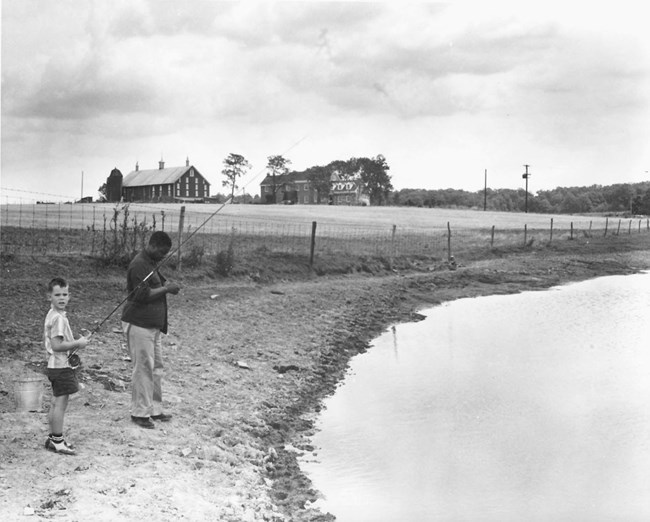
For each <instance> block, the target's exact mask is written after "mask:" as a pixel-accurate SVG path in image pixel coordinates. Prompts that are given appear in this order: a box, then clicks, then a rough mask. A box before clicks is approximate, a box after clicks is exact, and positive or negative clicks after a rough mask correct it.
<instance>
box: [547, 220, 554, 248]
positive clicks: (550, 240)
mask: <svg viewBox="0 0 650 522" xmlns="http://www.w3.org/2000/svg"><path fill="white" fill-rule="evenodd" d="M552 241H553V218H551V237H550V238H549V240H548V242H549V243H551V242H552Z"/></svg>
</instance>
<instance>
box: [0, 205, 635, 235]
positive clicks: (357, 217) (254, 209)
mask: <svg viewBox="0 0 650 522" xmlns="http://www.w3.org/2000/svg"><path fill="white" fill-rule="evenodd" d="M123 206H124V205H115V204H110V203H105V204H101V203H91V204H74V205H69V204H68V205H65V204H64V205H58V204H57V205H35V204H34V205H0V218H1V219H2V222H3V225H4V226H20V227H24V228H30V227H37V228H86V227H87V226H91V225H92V224H93V223H94V224H95V227H96V228H98V227H99V226H100V225H101V224H103V223H104V220H106V221H107V222H110V220H111V219H112V217H113V214H114V210H115V209H116V208H120V209H121V208H123ZM181 206H182V205H180V204H143V203H132V204H129V206H128V208H129V213H130V214H131V215H132V216H136V218H137V219H140V220H143V219H146V220H147V222H149V223H152V222H153V219H154V216H155V219H156V222H157V223H158V224H160V223H161V221H162V220H163V217H162V216H163V215H164V221H165V225H166V227H169V228H170V229H171V230H175V229H177V228H178V219H179V216H180V213H181ZM215 213H216V214H215ZM212 214H215V215H214V218H213V221H216V222H240V223H250V224H258V223H264V224H267V223H277V224H287V223H291V224H296V225H307V224H311V223H312V222H313V221H316V222H317V223H318V224H319V225H321V224H322V225H333V226H342V227H345V226H352V227H365V228H368V229H377V228H381V229H386V228H391V227H392V226H393V225H395V226H396V227H397V228H399V229H409V230H421V229H429V230H430V229H444V228H446V227H447V223H450V226H451V227H452V228H454V229H481V228H491V227H492V226H494V227H495V228H497V229H500V230H512V229H516V230H520V229H523V227H524V225H527V226H528V228H531V229H544V228H550V223H551V219H553V224H554V227H558V228H567V227H570V225H571V223H572V222H573V223H574V227H575V228H579V229H585V228H589V224H590V223H591V224H592V227H593V228H596V229H598V228H604V227H605V222H606V220H607V218H606V217H603V216H571V215H549V214H533V213H528V214H525V213H520V212H492V211H487V212H484V211H480V210H467V209H442V208H431V209H429V208H414V207H356V206H355V207H353V206H350V207H347V206H328V205H209V204H191V205H185V223H186V224H190V225H192V226H193V227H196V226H199V225H200V224H201V223H202V222H203V221H204V220H205V219H206V218H208V217H209V216H210V215H212ZM609 221H610V224H611V223H612V222H613V221H614V222H616V223H617V222H618V219H615V220H612V219H610V220H609ZM627 221H628V220H624V223H625V224H626V225H627Z"/></svg>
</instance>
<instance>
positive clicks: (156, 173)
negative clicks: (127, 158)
mask: <svg viewBox="0 0 650 522" xmlns="http://www.w3.org/2000/svg"><path fill="white" fill-rule="evenodd" d="M209 197H210V183H209V182H208V181H207V180H206V179H205V178H204V177H203V176H202V175H201V173H200V172H199V171H198V170H197V169H196V167H194V166H193V165H190V160H189V158H188V159H187V160H186V161H185V166H184V167H168V168H165V162H164V161H162V160H161V161H160V162H158V168H157V169H150V170H140V168H139V166H138V164H137V163H136V165H135V170H133V171H131V172H129V174H127V175H126V176H125V177H124V179H123V180H122V199H123V201H127V202H131V201H139V202H143V201H147V202H170V201H182V202H203V201H205V198H209Z"/></svg>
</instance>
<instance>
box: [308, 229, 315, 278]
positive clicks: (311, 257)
mask: <svg viewBox="0 0 650 522" xmlns="http://www.w3.org/2000/svg"><path fill="white" fill-rule="evenodd" d="M315 247H316V221H312V222H311V244H310V246H309V268H312V267H313V266H314V248H315Z"/></svg>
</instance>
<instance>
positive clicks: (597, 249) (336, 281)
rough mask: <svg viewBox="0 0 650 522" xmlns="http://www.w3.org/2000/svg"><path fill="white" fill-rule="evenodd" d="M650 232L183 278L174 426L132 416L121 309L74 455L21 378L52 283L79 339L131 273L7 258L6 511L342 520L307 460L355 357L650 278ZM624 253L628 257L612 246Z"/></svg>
mask: <svg viewBox="0 0 650 522" xmlns="http://www.w3.org/2000/svg"><path fill="white" fill-rule="evenodd" d="M648 239H649V238H643V239H639V240H637V241H634V242H626V243H623V242H619V243H617V244H613V242H607V243H602V244H600V245H598V244H596V245H594V244H591V243H585V244H582V245H572V246H571V248H570V249H568V248H567V249H565V248H558V249H549V248H545V249H538V250H535V251H518V252H507V253H506V252H491V253H490V255H489V256H487V258H483V259H475V260H463V259H460V260H459V262H460V267H459V268H458V269H457V270H455V271H450V270H447V269H445V268H444V266H440V265H435V264H431V265H428V264H427V263H426V262H421V263H419V264H418V265H417V271H416V270H415V269H411V270H408V271H403V272H400V271H397V272H392V271H388V272H385V271H384V272H380V273H375V274H374V275H369V274H367V273H352V274H347V275H338V276H327V275H324V276H319V277H307V276H304V277H302V276H301V277H300V278H298V279H294V278H291V277H288V276H286V277H284V278H283V280H278V279H276V280H275V281H273V282H271V283H267V284H260V283H258V282H256V281H255V280H254V279H256V278H244V277H240V278H237V279H224V280H210V279H208V278H205V277H203V276H201V275H196V274H186V273H184V274H182V276H181V275H178V274H173V273H172V274H169V275H171V276H172V277H174V276H176V277H177V278H179V279H181V282H182V284H183V286H184V288H183V290H182V292H181V294H179V295H178V296H175V297H171V298H170V323H171V331H170V335H169V336H168V337H167V338H166V341H165V350H166V353H165V358H166V362H167V368H166V375H165V385H164V392H165V403H166V406H167V411H168V412H169V413H171V414H173V415H174V419H173V420H172V422H170V423H168V424H163V425H158V427H157V429H156V430H142V429H140V428H138V427H136V426H135V425H133V424H132V423H131V422H130V420H129V411H128V408H129V401H130V393H129V381H130V363H129V361H127V360H125V356H126V353H125V351H124V348H123V346H122V336H121V333H120V330H119V321H118V319H119V313H118V314H116V315H115V316H113V317H112V318H111V319H110V320H109V321H108V322H107V323H106V324H105V325H104V326H103V327H102V329H101V330H100V331H99V332H98V334H97V335H96V336H95V338H94V342H93V343H92V347H91V348H90V349H88V350H87V351H86V352H85V353H83V354H82V359H83V364H84V365H83V367H82V369H81V371H80V380H81V382H82V384H83V388H82V390H81V391H80V393H79V394H77V395H76V396H74V398H73V399H72V400H71V403H70V407H69V413H68V415H67V419H66V423H67V424H66V432H67V434H68V437H69V438H70V439H71V440H72V441H73V442H74V444H75V446H76V447H77V448H78V450H79V455H78V456H76V457H63V456H59V455H55V454H52V453H49V452H46V451H45V450H44V449H43V442H44V440H45V435H46V433H47V412H46V410H47V404H48V403H49V393H48V388H47V387H44V390H45V400H44V407H43V409H42V411H39V412H31V413H26V412H16V411H15V407H14V397H13V383H14V382H15V380H16V379H17V378H18V376H33V375H40V376H42V373H43V371H44V366H45V357H44V356H43V349H42V345H41V329H42V321H43V318H44V316H45V313H46V311H47V308H48V303H47V301H46V300H45V297H44V295H45V284H46V282H47V280H49V279H50V278H51V277H53V276H55V275H62V276H64V277H67V278H68V279H69V280H70V282H71V290H72V299H71V304H70V307H69V317H70V319H71V323H72V325H73V329H74V330H75V332H78V329H79V328H81V327H86V328H88V327H91V328H92V326H93V325H94V324H96V323H97V321H99V320H101V319H102V318H104V317H105V316H106V314H107V313H108V312H110V311H111V310H112V309H113V308H114V307H115V306H116V305H117V304H118V303H119V302H120V301H121V299H122V298H123V296H124V293H123V292H124V284H123V272H122V271H121V270H115V269H104V268H98V267H95V266H93V265H90V264H87V263H82V262H70V261H66V260H59V261H56V262H52V261H51V260H48V261H47V262H44V261H38V260H4V262H3V265H2V274H3V275H2V281H1V288H0V290H1V291H0V306H1V310H2V317H1V320H2V323H1V331H0V342H1V343H2V344H1V346H0V350H1V352H0V354H1V361H0V362H1V365H0V366H1V367H0V412H1V413H2V421H3V422H2V426H1V428H0V512H2V513H3V519H4V520H23V519H25V516H26V514H31V513H33V514H31V515H29V518H27V519H28V520H46V519H51V518H56V519H57V520H88V519H90V518H92V519H93V520H136V519H141V518H144V517H147V518H150V519H152V520H170V521H171V520H226V521H229V520H230V521H242V520H243V521H246V520H274V521H280V520H296V521H304V520H332V519H333V517H331V516H329V515H327V514H323V513H319V512H318V511H316V510H315V509H312V508H310V504H311V502H312V501H313V500H314V499H315V498H316V496H317V492H315V491H313V490H312V488H311V484H310V482H309V480H308V479H307V478H306V477H304V476H303V475H302V474H301V473H300V470H299V469H298V466H297V460H296V457H297V455H298V454H299V453H301V452H311V451H313V448H311V447H310V446H309V435H310V433H311V432H312V429H313V424H312V421H311V419H313V415H314V413H315V412H317V411H318V409H319V405H320V403H321V401H322V399H323V397H325V396H327V395H328V394H330V393H332V392H333V390H334V389H335V386H336V383H337V382H339V380H340V379H341V378H342V377H343V375H344V372H345V369H346V367H347V363H348V361H349V359H350V357H352V356H354V355H355V354H357V353H359V352H362V351H364V350H366V349H367V347H368V343H369V342H370V341H371V340H372V339H373V338H374V337H376V336H377V335H378V334H379V333H381V332H382V331H384V330H385V329H386V328H387V327H388V326H389V325H390V324H391V323H395V322H403V321H409V320H418V319H419V316H418V314H417V311H418V310H419V309H421V308H424V307H428V306H432V305H435V304H437V303H440V302H443V301H448V300H453V299H458V298H463V297H473V296H479V295H489V294H496V293H502V294H503V293H514V292H519V291H522V290H529V289H543V288H548V287H550V286H553V285H558V284H562V283H566V282H570V281H578V280H584V279H589V278H593V277H597V276H600V275H607V274H626V273H633V272H637V271H639V270H641V269H650V244H649V240H648ZM614 247H616V248H614Z"/></svg>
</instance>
